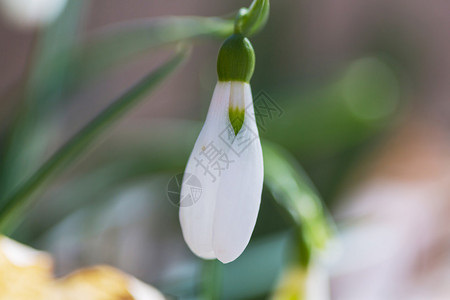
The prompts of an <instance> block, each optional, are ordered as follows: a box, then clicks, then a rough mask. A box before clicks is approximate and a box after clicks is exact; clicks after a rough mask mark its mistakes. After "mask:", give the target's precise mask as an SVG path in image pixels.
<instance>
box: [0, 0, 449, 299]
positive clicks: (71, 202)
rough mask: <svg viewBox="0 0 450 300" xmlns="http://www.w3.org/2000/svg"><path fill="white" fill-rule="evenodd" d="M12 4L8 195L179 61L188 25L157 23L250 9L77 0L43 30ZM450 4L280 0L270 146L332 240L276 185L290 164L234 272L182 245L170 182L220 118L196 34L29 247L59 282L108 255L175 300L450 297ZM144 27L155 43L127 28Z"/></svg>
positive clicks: (272, 32) (272, 45) (1, 59)
mask: <svg viewBox="0 0 450 300" xmlns="http://www.w3.org/2000/svg"><path fill="white" fill-rule="evenodd" d="M8 2H11V1H7V0H1V1H0V3H1V5H0V9H1V16H0V40H1V44H0V53H1V55H0V99H1V100H0V155H1V157H0V158H1V165H0V168H1V172H0V179H1V181H0V182H1V183H0V195H1V196H2V197H3V196H4V195H6V194H8V192H10V191H11V189H12V188H13V187H15V186H16V185H17V184H18V183H20V182H22V181H23V180H24V179H26V178H27V177H29V176H30V175H31V174H32V173H33V172H34V171H35V170H36V169H37V168H38V167H39V166H40V165H41V164H42V163H43V162H44V161H45V160H46V159H48V158H49V157H50V156H51V154H52V153H54V152H55V151H56V150H57V149H58V148H59V147H60V146H61V145H63V144H64V142H66V141H67V140H69V139H70V137H71V136H73V135H74V134H75V133H76V132H77V131H78V130H79V129H80V128H82V127H83V125H85V124H86V123H87V122H88V121H89V120H91V119H93V118H94V117H95V116H96V115H97V114H98V113H99V112H100V111H101V110H102V109H103V108H105V107H106V106H107V105H108V104H109V103H111V102H112V101H113V100H114V99H116V98H117V97H118V96H119V95H121V94H122V93H124V92H125V91H126V90H127V89H129V88H130V87H131V86H132V85H133V84H135V83H136V82H137V81H138V80H139V79H140V78H142V77H143V76H144V75H145V74H147V73H149V72H150V71H151V70H152V69H154V68H155V67H156V66H158V65H160V64H161V63H162V62H164V61H165V60H166V59H167V58H168V57H169V56H170V54H171V53H173V51H172V49H174V47H175V46H174V43H170V41H169V42H166V41H164V36H165V35H167V36H171V35H173V36H177V34H178V35H180V36H183V34H184V33H183V32H184V31H183V30H182V29H180V28H179V27H176V26H175V27H173V28H172V27H171V29H167V30H166V31H164V30H163V29H164V28H165V27H164V26H163V27H161V28H162V29H158V30H159V31H158V30H157V29H152V28H153V27H152V23H151V22H150V23H147V19H151V18H160V19H158V20H161V18H162V17H164V16H230V17H232V16H233V15H232V14H231V15H230V13H233V12H236V11H237V9H238V8H240V7H244V6H248V5H249V4H250V3H249V2H248V1H237V0H230V1H216V2H214V3H213V2H211V1H206V0H195V1H179V0H167V1H144V0H134V1H120V0H91V1H88V0H84V1H78V0H67V2H66V3H63V4H61V8H60V10H61V12H60V13H57V12H55V13H54V14H55V16H54V17H52V18H50V17H49V18H48V19H49V20H51V21H48V20H47V21H45V22H41V21H36V20H33V19H32V16H33V12H32V8H31V6H32V4H27V3H25V2H24V4H20V3H21V2H23V1H17V3H16V5H23V6H24V7H28V6H27V5H29V7H28V8H29V10H30V12H29V13H28V15H27V16H25V15H24V14H20V13H17V8H12V7H13V6H14V5H10V4H8ZM31 2H32V1H31ZM31 2H30V3H31ZM36 2H37V1H36ZM47 2H48V3H47V4H43V6H42V7H44V6H46V5H47V6H48V7H50V6H52V5H53V4H52V1H47ZM62 2H64V1H62ZM42 7H41V8H42ZM28 8H27V9H28ZM34 9H36V10H37V9H38V8H37V7H35V8H34ZM20 10H25V8H23V7H22V8H19V11H20ZM55 10H56V9H55ZM27 11H28V10H27ZM449 13H450V2H448V1H445V0H432V1H420V0H413V1H412V0H408V1H407V0H395V1H392V0H365V1H355V0H333V1H331V0H324V1H312V0H302V1H289V0H279V1H273V2H272V3H271V11H270V19H269V21H268V23H267V25H266V27H265V28H264V29H263V30H262V31H261V32H259V33H258V34H257V35H255V36H254V37H252V38H251V41H252V43H253V46H254V49H255V52H256V69H255V74H254V76H253V79H252V82H251V84H252V90H253V95H254V96H255V106H256V107H257V110H258V106H259V105H261V106H259V109H260V111H261V112H262V113H263V115H261V116H260V119H259V120H258V122H259V128H260V135H261V137H262V138H263V139H264V141H263V143H267V145H269V146H268V147H270V149H269V148H267V149H269V150H267V152H266V150H265V149H266V148H264V155H265V156H266V154H267V157H268V158H270V157H275V156H277V157H278V156H280V157H281V156H282V157H283V159H284V160H285V161H286V162H288V163H286V166H285V167H286V169H285V170H290V171H292V170H291V169H290V168H292V169H295V170H296V171H298V173H297V175H296V176H299V177H298V178H297V177H296V178H297V180H298V181H299V186H301V187H302V188H300V192H299V194H298V195H294V196H292V195H291V194H292V193H294V192H293V191H286V193H285V194H290V195H291V196H289V197H290V198H289V201H294V202H293V203H294V204H292V203H291V205H294V206H297V205H298V209H299V210H300V211H302V210H305V211H307V210H308V209H309V208H310V207H308V201H306V202H305V201H303V200H302V197H305V195H307V196H308V195H309V196H308V197H310V198H308V199H310V201H312V202H313V205H317V207H319V209H322V207H323V213H321V214H322V215H323V216H324V217H323V219H321V221H320V222H325V223H327V225H326V226H330V227H331V228H332V231H333V234H332V237H331V238H330V239H329V240H328V242H327V243H326V244H327V246H325V247H323V248H322V249H320V250H316V249H313V248H314V247H313V246H311V245H310V244H309V243H308V233H305V231H308V230H312V232H313V233H311V232H310V233H309V234H312V235H314V234H315V233H314V232H317V231H316V227H314V226H315V225H311V224H309V223H307V222H308V218H306V221H305V219H302V222H303V223H302V222H300V223H301V224H297V223H296V220H295V216H293V213H292V211H291V212H290V211H289V205H287V207H286V205H283V200H280V199H279V197H283V193H281V196H280V194H279V193H276V192H274V190H276V188H274V185H276V184H278V185H279V186H283V183H284V182H285V181H283V180H284V179H285V177H286V176H287V175H286V174H287V173H285V172H283V173H282V174H276V173H275V174H269V175H267V174H266V178H269V179H270V182H275V183H274V184H271V183H270V182H269V183H267V182H266V184H267V186H265V188H264V191H263V199H262V204H261V210H260V214H259V217H258V222H257V225H256V229H255V232H254V234H253V237H252V240H251V242H250V244H249V246H248V248H247V250H246V251H245V252H244V254H243V255H242V256H241V257H240V258H239V259H237V260H236V261H235V262H232V263H230V264H227V265H222V264H220V263H219V262H203V261H202V260H201V259H199V258H197V257H195V256H194V255H193V254H192V253H191V252H190V251H189V249H188V248H187V246H186V245H185V243H184V241H183V237H182V234H181V230H180V226H179V222H178V209H177V207H176V205H174V204H173V203H171V202H170V201H169V199H168V197H167V189H168V183H169V181H170V179H171V178H172V177H173V176H176V175H177V174H180V173H182V172H183V169H184V167H185V164H186V162H187V158H188V156H189V154H190V151H191V149H192V147H193V144H194V142H195V140H196V137H197V135H198V133H199V131H200V128H201V125H202V121H203V120H204V119H205V116H206V112H207V109H208V106H209V101H210V99H211V95H212V91H213V88H214V86H215V83H216V81H217V76H216V69H215V66H216V56H217V52H218V49H219V47H220V44H221V42H222V41H223V39H224V38H225V36H222V35H223V34H222V35H221V34H218V33H213V34H211V33H207V34H192V37H193V38H194V39H192V42H193V46H194V47H193V50H192V53H191V56H190V57H189V58H188V59H187V61H186V63H185V64H184V65H182V66H181V67H180V68H179V69H178V70H177V71H176V73H175V74H174V76H171V77H170V78H169V79H168V80H166V81H164V83H163V84H161V85H160V86H159V87H158V89H157V90H156V91H155V92H154V93H153V94H151V95H149V96H147V98H146V100H145V101H143V103H141V104H140V105H139V107H137V108H135V109H133V110H132V111H131V112H130V113H128V114H127V115H126V116H125V117H124V118H122V119H121V120H120V122H118V123H117V124H115V126H114V128H113V129H112V130H109V131H108V133H107V135H105V136H103V137H102V138H101V139H100V140H99V141H98V142H96V144H95V147H91V148H90V149H89V151H87V152H86V153H85V154H84V155H83V156H82V158H81V159H79V160H77V162H76V164H75V165H72V166H70V167H69V168H67V169H66V170H65V171H64V172H63V173H62V175H61V176H59V177H58V178H57V179H56V180H53V181H51V182H50V183H49V184H47V185H46V186H45V189H42V190H41V192H40V193H39V194H38V195H37V196H36V199H35V201H34V205H33V206H32V209H29V210H27V211H26V213H25V215H24V220H23V221H22V222H21V223H20V225H19V226H18V227H17V228H16V229H15V230H14V231H13V232H12V233H11V234H10V236H11V237H12V238H14V239H16V240H18V241H20V242H22V243H25V244H27V245H30V246H32V247H35V248H38V249H42V250H45V251H48V252H50V253H51V254H52V255H53V257H54V259H55V266H54V268H55V274H56V275H57V276H64V275H66V274H68V273H70V272H71V271H73V270H75V269H77V268H80V267H86V266H90V265H93V264H109V265H112V266H115V267H117V268H119V269H121V270H123V271H125V272H127V273H129V274H132V275H134V276H136V277H137V278H139V279H141V280H142V281H145V282H147V283H149V284H152V285H153V286H155V287H157V288H158V289H159V290H161V291H162V292H163V293H164V294H165V295H167V296H168V297H171V298H174V299H199V298H202V297H203V298H204V299H212V298H219V299H267V298H270V297H272V298H275V299H312V300H320V299H339V300H341V299H342V300H352V299H368V300H371V299H383V300H386V299H427V300H430V299H431V300H438V299H449V298H450V286H449V285H448V284H446V283H447V282H448V281H449V280H450V255H449V253H450V251H449V250H450V227H449V226H448V220H449V217H450V140H449V138H450V134H449V132H450V131H449V129H450V118H449V117H448V116H449V113H450V102H449V101H448V97H449V95H450V84H449V82H450V31H449V30H448V28H450V18H449ZM30 16H31V17H30ZM30 20H31V21H30ZM140 20H142V21H140ZM129 24H134V25H133V26H135V27H132V28H137V29H138V30H137V32H138V33H137V34H135V35H133V34H129V36H127V32H129V31H127V30H129ZM136 24H137V25H136ZM147 24H150V25H147ZM146 26H149V27H146ZM186 26H187V25H186ZM140 28H141V29H140ZM147 28H149V29H148V34H149V35H148V36H147V35H146V33H147V31H146V30H147ZM186 28H188V29H189V28H190V27H189V26H187V27H186ZM186 28H185V29H186ZM139 30H141V31H139ZM152 30H153V31H152ZM117 32H118V33H119V34H120V33H122V34H123V33H125V34H124V35H123V36H124V37H125V38H122V39H120V40H119V41H120V42H119V43H111V44H107V47H103V48H101V49H100V50H98V49H97V52H95V51H93V52H92V53H90V56H89V55H85V56H83V55H78V56H77V55H75V54H77V52H76V51H75V52H71V50H70V49H79V48H78V47H84V45H92V44H95V42H96V41H97V40H102V37H103V36H108V34H109V36H113V35H114V33H117ZM130 32H132V33H133V31H132V30H131V31H130ZM147 39H149V41H150V40H151V39H153V40H151V41H150V42H148V43H147V44H146V42H145V40H147ZM177 40H182V38H178V39H177V38H174V39H173V41H177ZM189 40H191V39H190V38H189ZM152 43H154V44H152ZM158 43H159V44H158ZM130 45H136V49H135V51H134V50H131V51H130V52H129V53H128V54H129V55H127V56H126V57H125V56H120V55H119V56H120V59H119V58H118V59H113V58H114V57H115V56H114V55H116V54H117V53H116V52H117V50H118V49H119V50H120V49H129V47H131V48H133V47H132V46H130ZM154 45H157V46H158V47H156V46H155V47H154ZM68 49H69V51H68ZM119 52H120V51H119ZM74 53H75V54H74ZM108 57H109V58H111V57H112V58H111V59H110V60H109V61H108ZM103 59H104V60H105V61H106V62H105V63H104V64H103V65H102V62H103ZM267 105H269V106H270V108H268V106H267ZM271 109H272V110H271ZM271 112H273V113H271ZM274 149H275V150H274ZM265 159H266V157H265ZM266 168H268V167H267V166H266ZM268 169H269V170H271V168H270V167H269V168H268ZM266 172H268V171H267V170H266ZM298 174H299V175H298ZM306 174H307V175H306ZM286 180H289V178H288V179H286ZM302 184H304V185H302ZM169 188H170V187H169ZM296 197H297V198H296ZM319 197H320V199H321V201H322V202H320V201H319V200H318V199H319ZM295 201H297V202H295ZM302 201H303V202H302ZM314 201H316V202H314ZM318 201H319V202H318ZM305 203H306V204H305ZM320 203H323V204H320ZM310 204H311V203H310ZM322 205H323V206H322ZM301 214H302V213H300V215H301ZM293 219H294V220H293ZM331 220H333V221H331ZM305 222H306V223H305ZM330 224H331V225H330ZM310 225H311V226H312V227H309V226H310ZM318 226H319V225H318ZM320 226H321V225H320ZM320 226H319V227H320ZM308 228H309V229H308ZM311 228H312V229H311ZM317 230H318V229H317ZM305 236H306V238H305ZM211 290H212V291H211ZM208 295H209V296H208ZM212 295H214V296H212ZM289 297H290V298H289Z"/></svg>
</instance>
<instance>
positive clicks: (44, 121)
mask: <svg viewBox="0 0 450 300" xmlns="http://www.w3.org/2000/svg"><path fill="white" fill-rule="evenodd" d="M83 4H84V1H83V0H80V1H69V3H67V6H66V8H65V10H64V11H63V13H62V14H61V16H60V17H59V18H58V19H57V20H56V21H55V22H54V23H52V24H51V25H50V26H48V27H45V30H44V29H43V31H39V32H38V34H37V36H36V37H35V39H36V41H35V43H34V48H33V52H32V53H31V55H30V58H29V59H30V62H29V70H28V74H26V78H25V79H24V80H25V82H24V83H22V84H23V87H24V89H23V94H21V95H20V98H21V99H17V100H20V101H21V107H20V108H21V110H20V112H19V115H18V116H17V117H16V118H15V122H14V123H13V124H12V125H10V132H9V133H8V135H9V140H8V143H7V146H6V149H5V155H4V156H2V157H1V158H0V164H1V167H0V170H1V172H0V179H1V180H0V190H1V191H0V194H3V195H4V194H5V193H8V192H10V191H11V190H12V189H13V188H14V187H15V186H16V185H17V184H18V182H19V181H20V180H23V179H24V178H26V177H27V176H29V175H30V174H31V173H32V172H33V171H35V169H36V168H37V167H38V164H39V162H40V160H41V159H42V156H43V153H44V152H45V150H46V149H47V147H48V143H49V140H50V138H51V137H52V135H53V133H54V131H55V128H56V127H55V126H53V125H54V121H55V120H54V119H53V118H50V117H49V116H50V115H51V113H52V112H53V110H52V108H53V107H54V105H55V103H56V102H57V101H59V100H60V99H61V97H60V96H61V92H62V90H64V88H65V86H66V83H67V80H66V79H67V75H68V74H70V72H69V71H68V68H69V66H70V63H69V62H70V61H71V59H72V56H71V53H70V51H69V49H73V47H74V46H75V45H76V44H77V40H76V32H77V30H78V26H79V23H80V19H81V17H80V15H81V13H82V11H83V6H84V5H83ZM55 57H58V60H57V61H56V60H55Z"/></svg>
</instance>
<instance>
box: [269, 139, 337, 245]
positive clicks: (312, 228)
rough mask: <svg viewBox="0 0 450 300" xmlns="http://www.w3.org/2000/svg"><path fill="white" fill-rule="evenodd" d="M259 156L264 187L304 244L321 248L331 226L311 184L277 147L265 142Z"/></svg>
mask: <svg viewBox="0 0 450 300" xmlns="http://www.w3.org/2000/svg"><path fill="white" fill-rule="evenodd" d="M263 153H264V183H265V185H266V186H267V187H268V188H269V190H270V191H271V193H272V194H273V196H274V198H275V200H276V201H277V202H278V203H279V204H280V205H281V206H282V207H284V208H285V209H286V210H287V211H288V213H289V214H290V215H291V217H292V219H293V220H294V222H295V223H296V224H297V226H298V227H299V228H300V229H301V231H302V232H303V234H304V238H305V242H306V243H307V245H309V246H310V247H313V248H315V249H324V247H325V246H326V244H327V242H328V240H329V238H330V237H331V236H332V233H333V230H334V226H333V225H331V220H330V218H329V217H328V215H327V212H326V210H325V208H324V206H323V204H322V202H321V199H320V197H319V195H318V194H317V192H316V191H315V189H314V188H313V185H312V183H311V181H310V180H309V178H308V177H307V176H306V174H305V172H304V171H303V170H302V169H301V167H300V165H299V164H298V163H297V162H296V160H295V159H294V158H293V157H292V156H291V155H290V154H289V153H288V152H286V151H285V150H284V149H282V148H281V147H279V146H276V145H275V144H272V143H269V142H267V141H265V142H264V143H263Z"/></svg>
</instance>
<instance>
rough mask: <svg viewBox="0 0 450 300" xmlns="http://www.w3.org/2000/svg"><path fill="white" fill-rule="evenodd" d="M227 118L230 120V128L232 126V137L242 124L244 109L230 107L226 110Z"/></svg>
mask: <svg viewBox="0 0 450 300" xmlns="http://www.w3.org/2000/svg"><path fill="white" fill-rule="evenodd" d="M228 117H229V118H230V123H231V126H233V130H234V135H237V134H238V133H239V131H240V130H241V128H242V125H243V124H244V117H245V109H242V108H238V107H230V108H229V109H228Z"/></svg>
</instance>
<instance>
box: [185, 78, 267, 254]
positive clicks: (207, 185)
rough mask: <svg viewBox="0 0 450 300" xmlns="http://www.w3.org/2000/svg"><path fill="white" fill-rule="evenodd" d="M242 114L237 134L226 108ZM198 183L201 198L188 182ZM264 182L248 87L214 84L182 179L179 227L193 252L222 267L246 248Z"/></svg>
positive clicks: (247, 85)
mask: <svg viewBox="0 0 450 300" xmlns="http://www.w3.org/2000/svg"><path fill="white" fill-rule="evenodd" d="M230 107H232V108H234V109H236V108H238V109H242V111H245V117H244V123H243V125H242V128H241V130H240V131H239V133H238V134H237V135H235V133H234V129H233V127H232V125H231V122H230V119H229V108H230ZM192 178H195V179H198V181H199V182H200V185H201V195H200V197H199V198H198V199H195V196H194V195H192V193H191V190H190V189H191V188H192V185H191V184H190V183H189V182H188V181H190V180H191V179H192ZM262 182H263V160H262V150H261V144H260V140H259V135H258V129H257V126H256V122H255V119H254V112H253V103H252V95H251V89H250V85H249V84H248V83H243V82H218V83H217V85H216V89H215V91H214V95H213V99H212V101H211V105H210V108H209V112H208V116H207V119H206V121H205V124H204V126H203V129H202V131H201V132H200V135H199V137H198V139H197V142H196V143H195V146H194V150H193V151H192V153H191V156H190V158H189V161H188V164H187V166H186V170H185V176H184V178H183V184H182V189H181V203H180V223H181V227H182V230H183V236H184V238H185V240H186V243H187V244H188V246H189V247H190V248H191V250H192V251H193V252H194V253H195V254H196V255H198V256H200V257H202V258H206V259H211V258H218V259H219V260H221V261H222V262H224V263H227V262H230V261H233V260H234V259H236V258H237V257H238V256H239V255H240V254H241V253H242V251H244V249H245V247H246V246H247V244H248V242H249V240H250V237H251V234H252V232H253V228H254V226H255V223H256V218H257V215H258V210H259V204H260V200H261V191H262Z"/></svg>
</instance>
